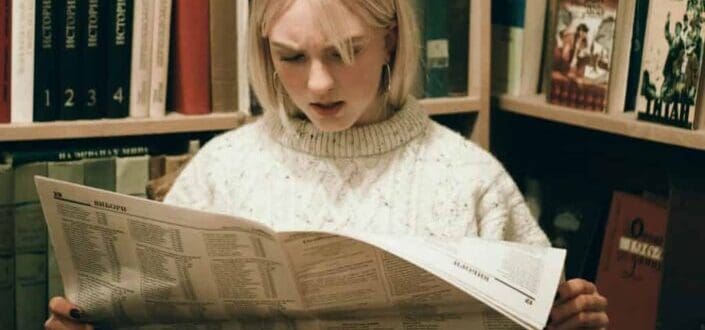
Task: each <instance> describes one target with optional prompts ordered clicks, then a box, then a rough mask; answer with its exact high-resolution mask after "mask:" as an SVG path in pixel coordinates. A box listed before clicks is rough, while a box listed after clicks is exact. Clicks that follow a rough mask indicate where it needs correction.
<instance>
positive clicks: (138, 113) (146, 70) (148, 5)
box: [130, 0, 155, 118]
mask: <svg viewBox="0 0 705 330" xmlns="http://www.w3.org/2000/svg"><path fill="white" fill-rule="evenodd" d="M154 9H155V8H154V1H153V0H135V8H134V20H133V21H132V68H131V73H130V88H131V90H130V117H133V118H145V117H149V102H150V83H151V77H150V76H151V74H152V68H151V65H152V64H151V63H152V30H153V27H154V24H153V20H154Z"/></svg>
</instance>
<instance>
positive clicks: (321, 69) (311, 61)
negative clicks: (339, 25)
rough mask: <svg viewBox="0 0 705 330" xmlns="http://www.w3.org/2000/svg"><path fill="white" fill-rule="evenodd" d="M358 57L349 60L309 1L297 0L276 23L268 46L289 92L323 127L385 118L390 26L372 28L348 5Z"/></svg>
mask: <svg viewBox="0 0 705 330" xmlns="http://www.w3.org/2000/svg"><path fill="white" fill-rule="evenodd" d="M344 10H345V11H347V13H346V15H344V16H343V17H340V18H339V19H342V20H345V21H346V22H343V23H347V26H350V30H348V31H345V32H344V33H343V35H340V36H337V37H340V38H341V40H351V41H352V45H353V49H354V54H355V55H354V61H353V62H352V63H351V64H345V63H344V62H343V60H342V59H341V57H340V54H338V51H337V50H336V48H335V47H333V43H332V40H326V38H325V33H323V31H321V29H320V27H319V25H317V24H316V22H317V21H318V17H316V15H317V14H316V12H315V11H314V10H312V9H311V8H310V5H309V4H308V2H307V1H301V0H296V1H294V3H292V4H291V6H290V7H289V8H288V9H286V11H285V12H284V13H283V14H282V15H281V16H280V17H278V18H277V19H276V20H275V21H274V22H273V24H272V28H271V30H270V33H269V45H270V49H271V54H272V61H273V63H274V68H275V70H276V72H277V74H278V76H279V77H278V79H279V80H280V81H281V83H282V85H283V86H284V89H285V90H286V92H287V94H288V95H289V97H290V98H291V100H292V101H293V102H294V104H295V105H296V107H298V108H299V109H300V110H301V111H303V113H304V114H305V115H306V117H308V119H309V120H310V121H311V122H312V123H313V124H314V125H315V126H316V127H317V128H318V129H320V130H322V131H327V132H335V131H342V130H345V129H348V128H350V127H351V126H354V125H365V124H370V123H373V122H376V121H379V120H381V119H383V116H384V112H383V111H382V110H381V105H382V97H381V95H380V93H379V92H378V90H379V84H380V80H381V74H382V66H383V65H384V64H385V63H387V62H388V60H389V51H388V50H387V47H386V44H387V42H386V40H385V39H386V38H387V30H384V29H378V28H369V27H366V26H365V25H364V23H363V22H362V21H361V20H360V19H358V18H357V17H356V16H355V15H354V14H353V13H352V12H349V11H348V10H347V8H345V9H344Z"/></svg>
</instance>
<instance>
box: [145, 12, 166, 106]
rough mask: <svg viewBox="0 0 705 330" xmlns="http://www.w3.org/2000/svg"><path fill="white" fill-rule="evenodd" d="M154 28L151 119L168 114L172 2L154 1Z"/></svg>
mask: <svg viewBox="0 0 705 330" xmlns="http://www.w3.org/2000/svg"><path fill="white" fill-rule="evenodd" d="M154 6H155V8H154V22H153V23H154V26H153V31H152V65H151V69H152V73H151V88H150V90H151V93H152V95H151V97H150V99H151V100H150V104H149V117H150V118H160V117H164V115H165V114H166V91H167V73H168V71H169V36H170V33H169V31H170V29H169V27H170V24H171V0H156V1H154Z"/></svg>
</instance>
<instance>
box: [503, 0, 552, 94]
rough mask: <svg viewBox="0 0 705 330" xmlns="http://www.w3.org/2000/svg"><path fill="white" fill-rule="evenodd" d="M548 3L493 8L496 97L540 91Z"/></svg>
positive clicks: (511, 2) (518, 1) (521, 0)
mask: <svg viewBox="0 0 705 330" xmlns="http://www.w3.org/2000/svg"><path fill="white" fill-rule="evenodd" d="M546 4H547V0H501V1H495V2H494V3H493V5H492V93H493V94H494V95H501V94H505V93H507V94H510V95H533V94H536V93H537V91H538V87H539V78H540V73H541V51H542V49H541V47H540V45H543V36H544V25H545V16H546Z"/></svg>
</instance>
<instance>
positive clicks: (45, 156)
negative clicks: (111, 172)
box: [9, 145, 150, 166]
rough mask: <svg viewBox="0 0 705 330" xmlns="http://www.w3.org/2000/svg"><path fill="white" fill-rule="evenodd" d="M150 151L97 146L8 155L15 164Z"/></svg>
mask: <svg viewBox="0 0 705 330" xmlns="http://www.w3.org/2000/svg"><path fill="white" fill-rule="evenodd" d="M149 152H150V147H149V146H140V145H137V146H121V147H120V146H118V147H98V148H86V149H54V150H35V151H17V152H13V153H11V154H9V155H10V157H11V158H12V163H13V164H14V165H15V166H18V165H22V164H27V163H32V162H46V161H68V160H78V159H90V158H103V157H127V156H141V155H147V154H149Z"/></svg>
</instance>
